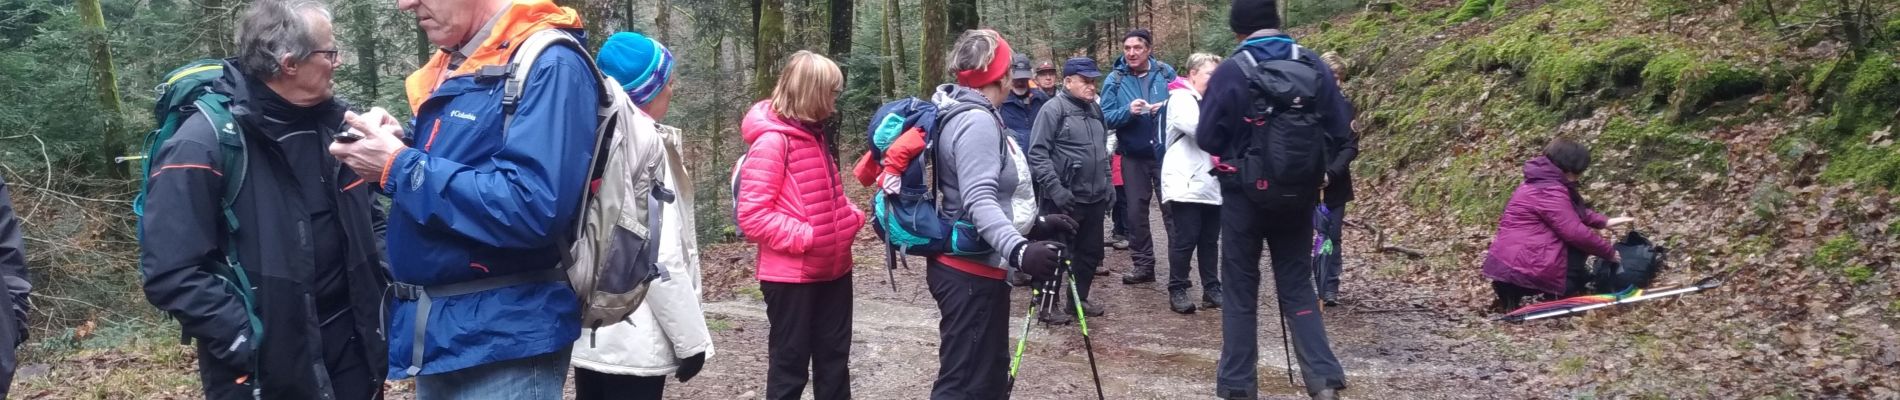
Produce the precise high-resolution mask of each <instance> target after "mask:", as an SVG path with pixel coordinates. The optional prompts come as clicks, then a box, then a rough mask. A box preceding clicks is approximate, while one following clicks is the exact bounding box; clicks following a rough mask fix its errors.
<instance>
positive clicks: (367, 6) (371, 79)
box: [350, 0, 383, 104]
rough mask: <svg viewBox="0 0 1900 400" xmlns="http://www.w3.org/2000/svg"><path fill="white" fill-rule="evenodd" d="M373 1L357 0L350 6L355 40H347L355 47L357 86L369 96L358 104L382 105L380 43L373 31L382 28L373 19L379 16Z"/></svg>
mask: <svg viewBox="0 0 1900 400" xmlns="http://www.w3.org/2000/svg"><path fill="white" fill-rule="evenodd" d="M375 1H376V0H356V4H352V5H351V6H350V25H353V26H351V27H350V30H351V33H352V35H351V36H353V37H354V38H353V39H351V40H350V41H351V42H354V43H351V44H352V45H354V46H355V47H356V48H355V50H356V51H355V53H356V69H357V71H356V84H357V85H358V86H362V87H363V94H364V95H365V96H367V97H368V98H367V99H361V100H362V101H359V103H363V104H380V103H382V96H381V93H380V90H381V88H382V86H383V78H382V71H380V70H381V69H382V65H383V59H382V56H381V54H379V50H381V48H382V42H381V41H380V40H378V39H377V36H376V31H377V30H379V29H382V26H381V25H380V24H378V21H377V19H378V18H376V16H377V15H379V14H380V13H379V12H378V10H376V3H375Z"/></svg>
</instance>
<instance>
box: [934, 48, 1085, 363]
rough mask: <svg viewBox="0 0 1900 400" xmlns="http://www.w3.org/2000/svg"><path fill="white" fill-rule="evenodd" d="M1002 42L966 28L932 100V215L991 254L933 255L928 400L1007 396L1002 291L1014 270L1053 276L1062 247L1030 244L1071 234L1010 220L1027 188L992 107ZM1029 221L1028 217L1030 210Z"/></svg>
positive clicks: (1064, 223)
mask: <svg viewBox="0 0 1900 400" xmlns="http://www.w3.org/2000/svg"><path fill="white" fill-rule="evenodd" d="M1012 54H1013V53H1011V51H1010V48H1009V42H1006V41H1004V40H1003V36H1002V35H1000V34H997V33H996V31H991V30H987V29H979V30H971V31H966V32H964V33H963V35H962V36H960V37H958V38H957V42H956V45H955V47H954V48H953V49H952V50H951V52H950V54H949V57H947V58H948V61H947V62H946V64H948V66H949V69H950V75H952V76H955V77H956V83H954V84H945V85H942V86H938V87H937V90H936V92H935V93H934V94H933V95H932V96H931V101H932V102H934V103H936V104H937V108H938V110H939V111H938V115H937V118H939V119H941V120H942V126H943V132H941V134H940V135H941V136H940V137H939V138H938V139H937V140H938V141H939V142H940V143H942V144H941V145H938V146H935V147H933V148H932V150H931V151H935V152H936V154H935V157H936V160H937V165H936V175H937V183H938V191H939V192H938V196H940V197H939V198H938V201H939V206H938V207H940V211H941V212H942V213H943V215H955V216H962V217H961V219H962V220H961V221H958V223H967V224H970V225H972V226H975V227H976V228H977V230H978V232H980V236H982V240H983V241H984V242H987V243H988V244H989V245H990V247H991V248H994V249H996V250H995V251H993V252H991V253H989V254H982V255H956V256H952V255H943V256H937V257H931V258H930V261H929V267H928V270H927V271H926V272H925V280H926V282H927V283H928V284H929V285H930V294H931V297H933V298H935V299H936V300H937V308H938V309H939V310H940V311H941V314H942V316H943V319H942V320H940V321H939V322H938V325H937V329H938V335H939V338H940V339H941V342H939V343H938V347H937V359H938V363H939V364H938V366H937V381H936V383H935V384H933V385H932V386H931V392H930V398H932V399H938V400H943V399H1006V398H1009V394H1008V391H1009V353H1008V347H1009V285H1008V284H1007V283H1004V278H1005V277H1006V276H1007V275H1008V273H1009V272H1012V271H1016V272H1022V273H1025V274H1028V275H1029V276H1031V277H1035V278H1040V279H1042V280H1048V279H1053V278H1054V277H1055V276H1056V271H1057V270H1058V269H1059V268H1060V267H1061V265H1062V257H1061V253H1062V252H1063V246H1062V244H1061V243H1058V242H1054V241H1031V239H1029V238H1038V239H1042V238H1049V237H1053V236H1055V235H1059V234H1067V233H1073V232H1074V231H1075V221H1074V220H1073V219H1070V218H1069V217H1068V216H1065V215H1061V214H1052V215H1045V216H1043V217H1041V218H1035V217H1028V218H1026V219H1020V220H1019V218H1016V217H1015V216H1017V215H1022V214H1019V213H1012V210H1014V209H1015V208H1016V207H1017V206H1019V205H1022V204H1017V203H1016V202H1018V201H1033V200H1018V199H1017V198H1016V196H1012V195H1010V194H1013V193H1016V192H1017V191H1018V189H1019V186H1021V187H1028V186H1029V185H1034V182H1033V181H1032V180H1031V179H1030V177H1029V166H1028V161H1027V159H1026V157H1024V156H1023V151H1022V148H1021V147H1019V146H1017V145H1016V142H1015V141H1014V140H1011V139H1010V137H1011V135H1008V134H1005V133H1004V132H1005V130H1004V128H1003V123H1002V120H1001V119H999V118H997V114H996V113H997V107H998V106H999V105H1000V104H1002V103H1003V101H1004V100H1005V99H1006V97H1007V95H1008V94H1009V89H1007V88H1005V86H1004V80H1005V79H1004V78H1005V77H1007V76H1008V74H1009V63H1010V59H1011V57H1012V56H1011V55H1012ZM1028 215H1032V216H1033V215H1034V213H1029V214H1028Z"/></svg>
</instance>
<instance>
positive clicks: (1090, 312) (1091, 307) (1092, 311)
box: [1062, 300, 1108, 317]
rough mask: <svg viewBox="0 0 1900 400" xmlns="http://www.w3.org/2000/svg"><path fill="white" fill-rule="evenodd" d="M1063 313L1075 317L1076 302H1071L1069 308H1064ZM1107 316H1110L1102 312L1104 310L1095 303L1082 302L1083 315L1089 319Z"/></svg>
mask: <svg viewBox="0 0 1900 400" xmlns="http://www.w3.org/2000/svg"><path fill="white" fill-rule="evenodd" d="M1062 313H1063V314H1068V315H1075V302H1074V301H1073V300H1071V301H1070V302H1069V306H1068V307H1063V308H1062ZM1107 314H1108V313H1107V312H1105V311H1102V308H1101V307H1097V306H1096V305H1095V304H1094V303H1089V302H1088V301H1083V302H1082V315H1086V316H1089V317H1100V316H1103V315H1107Z"/></svg>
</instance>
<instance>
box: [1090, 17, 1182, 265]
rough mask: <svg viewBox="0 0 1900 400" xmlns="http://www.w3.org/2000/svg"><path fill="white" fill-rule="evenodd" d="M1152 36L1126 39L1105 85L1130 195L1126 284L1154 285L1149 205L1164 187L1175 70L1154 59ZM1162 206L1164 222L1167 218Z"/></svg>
mask: <svg viewBox="0 0 1900 400" xmlns="http://www.w3.org/2000/svg"><path fill="white" fill-rule="evenodd" d="M1153 45H1154V34H1151V33H1148V30H1147V29H1135V30H1133V31H1130V32H1128V34H1127V35H1123V36H1122V58H1121V59H1120V60H1116V61H1115V72H1110V73H1109V74H1108V79H1106V80H1104V81H1103V83H1102V118H1103V120H1104V122H1107V123H1108V129H1110V130H1113V131H1115V139H1116V141H1117V142H1119V144H1118V145H1117V146H1116V148H1117V149H1118V150H1119V151H1120V153H1121V154H1122V181H1123V182H1124V183H1125V184H1126V186H1127V194H1128V211H1127V221H1128V240H1129V246H1128V248H1129V250H1132V252H1130V254H1129V257H1132V258H1133V259H1134V264H1135V265H1134V269H1133V270H1131V271H1129V272H1128V274H1127V275H1125V276H1123V277H1122V283H1124V284H1130V285H1132V284H1137V283H1149V282H1154V281H1155V246H1154V235H1152V234H1151V232H1150V231H1149V229H1148V203H1149V201H1150V200H1153V199H1154V198H1155V196H1156V195H1157V194H1158V193H1157V192H1158V191H1159V190H1160V188H1161V184H1160V183H1161V149H1160V148H1159V147H1158V145H1157V141H1156V140H1155V138H1156V137H1157V136H1160V132H1161V109H1162V107H1164V106H1166V105H1167V102H1168V82H1173V81H1174V78H1175V75H1174V67H1172V66H1169V65H1168V64H1167V63H1163V62H1161V60H1156V59H1154V57H1153V55H1154V47H1153ZM1167 214H1168V210H1167V206H1162V208H1161V215H1162V219H1163V220H1166V219H1167Z"/></svg>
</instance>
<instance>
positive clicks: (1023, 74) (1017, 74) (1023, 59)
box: [1009, 53, 1036, 79]
mask: <svg viewBox="0 0 1900 400" xmlns="http://www.w3.org/2000/svg"><path fill="white" fill-rule="evenodd" d="M1034 77H1036V74H1035V73H1033V72H1031V71H1030V69H1029V56H1025V55H1023V53H1016V57H1015V58H1014V59H1012V60H1010V62H1009V79H1029V78H1034Z"/></svg>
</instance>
